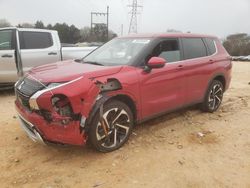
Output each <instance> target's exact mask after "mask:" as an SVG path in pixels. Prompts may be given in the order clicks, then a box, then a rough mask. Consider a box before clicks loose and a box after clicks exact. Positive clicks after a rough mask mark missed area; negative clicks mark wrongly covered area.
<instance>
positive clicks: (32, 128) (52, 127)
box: [15, 100, 87, 145]
mask: <svg viewBox="0 0 250 188" xmlns="http://www.w3.org/2000/svg"><path fill="white" fill-rule="evenodd" d="M15 107H16V111H17V113H18V116H19V120H20V124H21V127H22V128H23V129H24V131H25V132H26V133H27V135H28V136H29V137H30V138H31V139H32V140H33V141H35V142H39V143H45V142H53V143H62V144H70V145H85V143H86V139H87V136H86V134H85V133H84V131H82V132H81V131H80V122H79V121H72V122H70V123H69V124H68V125H61V124H60V123H59V122H50V123H49V122H47V121H46V120H45V119H44V118H43V117H42V116H41V115H39V114H37V113H35V112H29V111H27V110H26V109H25V108H24V107H23V106H22V105H21V104H20V103H19V102H18V101H17V100H16V101H15Z"/></svg>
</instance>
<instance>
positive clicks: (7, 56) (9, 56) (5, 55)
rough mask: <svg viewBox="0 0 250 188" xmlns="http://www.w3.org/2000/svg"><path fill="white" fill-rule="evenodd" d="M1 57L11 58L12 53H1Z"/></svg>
mask: <svg viewBox="0 0 250 188" xmlns="http://www.w3.org/2000/svg"><path fill="white" fill-rule="evenodd" d="M2 57H3V58H11V57H13V55H10V54H3V55H2Z"/></svg>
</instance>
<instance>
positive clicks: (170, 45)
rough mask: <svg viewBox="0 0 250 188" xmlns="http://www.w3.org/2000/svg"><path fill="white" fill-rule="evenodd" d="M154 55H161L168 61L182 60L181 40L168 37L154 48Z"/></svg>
mask: <svg viewBox="0 0 250 188" xmlns="http://www.w3.org/2000/svg"><path fill="white" fill-rule="evenodd" d="M152 56H154V57H161V58H163V59H165V60H166V61H167V63H171V62H176V61H180V60H181V53H180V48H179V41H178V40H177V39H167V40H164V41H162V42H160V43H159V44H158V45H157V46H156V47H155V48H154V50H153V53H152Z"/></svg>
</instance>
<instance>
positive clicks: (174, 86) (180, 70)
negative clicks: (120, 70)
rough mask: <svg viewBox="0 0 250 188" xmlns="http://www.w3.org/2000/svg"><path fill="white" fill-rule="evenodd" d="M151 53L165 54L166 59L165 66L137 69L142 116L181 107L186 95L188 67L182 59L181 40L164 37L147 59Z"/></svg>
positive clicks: (146, 116) (156, 55)
mask: <svg viewBox="0 0 250 188" xmlns="http://www.w3.org/2000/svg"><path fill="white" fill-rule="evenodd" d="M152 56H153V57H162V58H164V59H165V60H166V61H167V63H166V65H165V66H164V67H163V68H159V69H152V70H151V71H150V72H145V71H144V70H139V69H138V70H137V71H138V75H139V80H140V94H141V111H142V114H141V115H142V118H143V119H145V118H150V117H152V116H154V115H157V114H160V113H164V112H167V111H170V110H172V109H175V108H178V107H180V106H181V105H182V104H183V101H184V97H185V90H186V79H185V68H184V66H183V63H182V62H181V50H180V43H179V40H178V39H163V40H162V41H160V42H159V43H158V44H157V45H156V47H155V48H154V49H153V51H152V53H151V54H150V55H149V56H148V58H147V60H148V59H149V58H150V57H152Z"/></svg>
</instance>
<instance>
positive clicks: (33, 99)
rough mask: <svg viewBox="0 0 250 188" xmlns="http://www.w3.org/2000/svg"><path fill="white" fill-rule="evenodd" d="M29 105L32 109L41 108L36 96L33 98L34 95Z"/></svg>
mask: <svg viewBox="0 0 250 188" xmlns="http://www.w3.org/2000/svg"><path fill="white" fill-rule="evenodd" d="M29 105H30V108H31V109H35V110H39V106H38V104H37V102H36V98H33V96H32V97H31V98H30V100H29Z"/></svg>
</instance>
